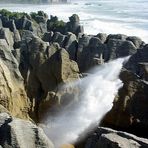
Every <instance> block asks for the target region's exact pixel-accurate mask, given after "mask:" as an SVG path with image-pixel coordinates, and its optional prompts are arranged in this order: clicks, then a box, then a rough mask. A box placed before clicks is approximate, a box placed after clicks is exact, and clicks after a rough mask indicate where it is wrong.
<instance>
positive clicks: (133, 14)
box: [0, 0, 148, 42]
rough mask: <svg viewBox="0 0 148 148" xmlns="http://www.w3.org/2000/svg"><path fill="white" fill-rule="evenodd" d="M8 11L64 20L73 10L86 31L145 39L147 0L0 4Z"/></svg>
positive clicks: (147, 31)
mask: <svg viewBox="0 0 148 148" xmlns="http://www.w3.org/2000/svg"><path fill="white" fill-rule="evenodd" d="M2 8H5V9H8V10H11V11H22V12H32V11H35V12H36V11H39V10H43V11H45V12H46V13H47V14H48V15H49V16H50V15H56V16H58V17H59V18H60V19H63V20H64V21H68V17H69V16H71V15H72V14H74V13H76V14H78V15H79V16H80V19H81V24H82V25H84V29H85V33H87V34H97V33H100V32H101V33H107V34H116V33H122V34H126V35H132V36H139V37H140V38H142V39H143V40H144V41H145V42H148V9H147V8H148V0H122V1H120V0H71V1H70V3H68V4H61V5H27V4H26V5H25V4H20V5H19V4H0V9H2Z"/></svg>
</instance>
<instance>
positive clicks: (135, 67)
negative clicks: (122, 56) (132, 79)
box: [124, 45, 148, 80]
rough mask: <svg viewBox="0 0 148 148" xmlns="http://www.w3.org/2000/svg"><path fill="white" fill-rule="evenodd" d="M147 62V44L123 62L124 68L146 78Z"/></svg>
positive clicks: (147, 74) (147, 75)
mask: <svg viewBox="0 0 148 148" xmlns="http://www.w3.org/2000/svg"><path fill="white" fill-rule="evenodd" d="M147 63H148V45H145V46H144V47H143V48H140V49H139V50H138V51H137V52H136V53H135V54H134V55H133V56H131V57H130V59H129V61H128V62H127V63H126V64H125V66H124V67H125V68H127V69H128V70H130V71H132V72H133V73H135V74H137V75H138V76H140V78H141V79H144V80H148V79H147V77H148V73H147Z"/></svg>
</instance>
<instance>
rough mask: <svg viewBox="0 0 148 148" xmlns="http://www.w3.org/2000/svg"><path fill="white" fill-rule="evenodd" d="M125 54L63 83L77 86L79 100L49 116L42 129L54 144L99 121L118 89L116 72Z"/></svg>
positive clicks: (75, 135) (56, 144) (66, 139)
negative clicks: (87, 73) (72, 81)
mask: <svg viewBox="0 0 148 148" xmlns="http://www.w3.org/2000/svg"><path fill="white" fill-rule="evenodd" d="M124 61H125V58H120V59H117V60H114V61H111V62H109V63H106V64H104V65H102V66H97V67H95V68H94V69H93V70H91V71H90V72H89V73H91V74H89V75H88V76H86V77H85V78H83V79H81V80H78V81H76V82H74V83H73V84H71V85H66V86H64V87H71V86H73V87H78V88H79V95H78V101H77V102H74V103H71V104H70V105H68V106H67V107H66V108H65V109H64V110H63V111H62V112H60V113H58V115H56V116H48V117H47V118H46V121H44V123H47V127H48V128H47V127H46V128H45V129H44V130H45V132H46V134H47V135H48V136H49V138H50V139H51V140H52V141H53V143H54V144H55V147H56V148H59V147H60V146H61V145H63V144H66V143H74V142H75V141H76V140H77V139H78V138H79V135H80V134H82V133H83V132H84V131H85V129H87V128H88V127H89V126H90V125H92V124H93V125H94V124H97V125H98V124H99V122H100V120H101V119H102V118H103V116H104V115H105V114H106V113H107V112H108V111H109V110H110V109H111V108H112V105H113V104H112V103H113V100H114V98H115V95H116V94H117V92H118V89H119V88H120V87H121V86H122V82H121V81H120V80H119V74H120V71H121V68H122V65H123V62H124Z"/></svg>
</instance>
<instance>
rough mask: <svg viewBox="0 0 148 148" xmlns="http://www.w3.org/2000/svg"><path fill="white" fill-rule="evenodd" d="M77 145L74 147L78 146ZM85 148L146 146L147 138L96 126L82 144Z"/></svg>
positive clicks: (138, 147)
mask: <svg viewBox="0 0 148 148" xmlns="http://www.w3.org/2000/svg"><path fill="white" fill-rule="evenodd" d="M79 147H80V146H77V147H76V148H79ZM81 147H85V148H141V147H143V148H147V147H148V140H147V139H144V138H139V137H137V136H135V135H132V134H128V133H126V132H121V131H115V130H112V129H109V128H104V127H98V129H97V130H96V131H95V133H94V134H92V135H90V136H89V137H88V139H87V140H86V142H85V143H84V144H83V146H81Z"/></svg>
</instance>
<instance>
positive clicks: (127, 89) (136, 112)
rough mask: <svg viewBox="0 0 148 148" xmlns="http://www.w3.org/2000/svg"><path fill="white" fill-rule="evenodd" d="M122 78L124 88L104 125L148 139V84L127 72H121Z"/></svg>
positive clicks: (106, 117)
mask: <svg viewBox="0 0 148 148" xmlns="http://www.w3.org/2000/svg"><path fill="white" fill-rule="evenodd" d="M120 78H121V80H122V81H123V87H122V88H121V89H120V90H119V93H118V96H117V97H116V98H115V100H114V105H113V108H112V110H111V111H110V112H109V113H108V114H107V115H106V116H105V117H104V119H103V125H105V126H109V127H113V128H116V129H122V130H126V131H129V132H132V133H134V134H137V135H140V136H145V137H147V136H148V135H147V132H145V131H146V130H147V127H148V120H147V113H148V110H147V106H148V99H147V98H148V92H147V90H148V84H147V82H144V81H142V80H140V79H139V78H138V77H137V76H136V75H134V74H133V73H132V72H129V71H127V70H124V71H122V72H121V74H120Z"/></svg>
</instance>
